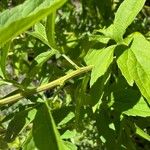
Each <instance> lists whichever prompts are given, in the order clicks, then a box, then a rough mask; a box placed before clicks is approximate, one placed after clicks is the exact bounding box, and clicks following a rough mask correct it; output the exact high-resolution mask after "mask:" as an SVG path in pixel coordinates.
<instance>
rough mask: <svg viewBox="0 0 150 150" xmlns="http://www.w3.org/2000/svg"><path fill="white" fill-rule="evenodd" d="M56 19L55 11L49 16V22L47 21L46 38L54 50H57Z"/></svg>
mask: <svg viewBox="0 0 150 150" xmlns="http://www.w3.org/2000/svg"><path fill="white" fill-rule="evenodd" d="M55 18H56V12H55V11H54V12H53V13H51V14H50V15H49V16H47V21H46V36H47V39H48V42H49V45H50V46H51V47H52V48H56V42H55Z"/></svg>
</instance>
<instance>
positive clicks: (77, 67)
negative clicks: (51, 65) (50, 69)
mask: <svg viewBox="0 0 150 150" xmlns="http://www.w3.org/2000/svg"><path fill="white" fill-rule="evenodd" d="M62 56H63V57H64V58H65V59H66V60H67V61H68V62H69V63H70V64H71V65H72V66H74V67H75V68H76V69H79V68H80V67H79V66H78V65H77V64H75V63H74V62H73V61H72V60H71V59H70V58H69V57H68V56H66V55H65V54H62Z"/></svg>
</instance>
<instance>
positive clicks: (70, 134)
mask: <svg viewBox="0 0 150 150" xmlns="http://www.w3.org/2000/svg"><path fill="white" fill-rule="evenodd" d="M76 134H77V132H76V131H75V130H73V131H70V130H67V131H66V132H65V133H64V134H63V135H61V138H62V139H70V138H74V137H75V136H76Z"/></svg>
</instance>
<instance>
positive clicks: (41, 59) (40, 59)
mask: <svg viewBox="0 0 150 150" xmlns="http://www.w3.org/2000/svg"><path fill="white" fill-rule="evenodd" d="M57 52H58V51H56V50H54V49H52V50H50V51H47V52H43V53H40V54H39V55H38V56H37V57H35V59H34V61H33V63H32V64H31V67H30V68H31V69H30V70H29V72H28V74H27V78H25V80H23V82H22V84H24V85H28V84H29V83H30V81H31V80H32V79H33V78H34V77H35V75H36V74H37V73H38V72H39V71H40V69H41V67H42V65H43V64H44V63H45V62H46V61H48V60H49V59H50V58H51V57H52V56H53V55H55V54H56V53H57Z"/></svg>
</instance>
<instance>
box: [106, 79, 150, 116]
mask: <svg viewBox="0 0 150 150" xmlns="http://www.w3.org/2000/svg"><path fill="white" fill-rule="evenodd" d="M110 90H111V91H112V92H111V94H110V95H111V101H112V103H113V105H112V107H113V108H114V110H115V111H116V112H119V113H121V114H126V115H127V116H140V117H148V116H150V109H149V106H148V104H147V103H146V102H145V100H144V98H143V97H142V96H141V94H140V92H139V91H138V90H135V89H133V88H132V87H130V86H129V85H128V84H127V82H126V81H125V80H124V79H118V82H117V83H116V84H113V85H112V86H110ZM107 96H108V93H107Z"/></svg>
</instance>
